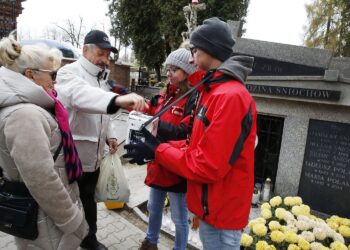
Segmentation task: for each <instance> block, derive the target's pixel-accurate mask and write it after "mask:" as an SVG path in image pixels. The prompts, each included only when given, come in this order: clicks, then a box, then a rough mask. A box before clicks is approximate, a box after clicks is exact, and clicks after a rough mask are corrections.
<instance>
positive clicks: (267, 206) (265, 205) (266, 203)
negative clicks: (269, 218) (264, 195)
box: [261, 202, 271, 210]
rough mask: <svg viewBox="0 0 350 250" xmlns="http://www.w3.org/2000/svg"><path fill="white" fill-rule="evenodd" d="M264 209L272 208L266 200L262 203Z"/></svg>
mask: <svg viewBox="0 0 350 250" xmlns="http://www.w3.org/2000/svg"><path fill="white" fill-rule="evenodd" d="M263 209H271V206H270V204H269V203H268V202H264V203H263V204H262V205H261V210H263Z"/></svg>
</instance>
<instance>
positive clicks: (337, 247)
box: [331, 241, 348, 250]
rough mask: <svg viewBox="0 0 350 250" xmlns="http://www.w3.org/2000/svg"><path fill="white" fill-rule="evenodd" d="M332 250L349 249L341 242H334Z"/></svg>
mask: <svg viewBox="0 0 350 250" xmlns="http://www.w3.org/2000/svg"><path fill="white" fill-rule="evenodd" d="M331 249H332V250H348V248H347V247H346V246H345V245H344V244H343V243H341V242H339V241H334V242H332V243H331Z"/></svg>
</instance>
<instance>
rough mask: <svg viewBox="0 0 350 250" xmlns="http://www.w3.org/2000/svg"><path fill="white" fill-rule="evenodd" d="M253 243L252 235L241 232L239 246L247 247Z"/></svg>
mask: <svg viewBox="0 0 350 250" xmlns="http://www.w3.org/2000/svg"><path fill="white" fill-rule="evenodd" d="M252 243H253V237H252V236H250V235H248V234H246V233H243V234H242V237H241V246H243V247H249V246H250V245H251V244H252Z"/></svg>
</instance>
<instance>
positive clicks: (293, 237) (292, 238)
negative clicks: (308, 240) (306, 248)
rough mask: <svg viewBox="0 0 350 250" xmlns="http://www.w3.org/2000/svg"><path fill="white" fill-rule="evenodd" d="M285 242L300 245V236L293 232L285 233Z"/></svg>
mask: <svg viewBox="0 0 350 250" xmlns="http://www.w3.org/2000/svg"><path fill="white" fill-rule="evenodd" d="M284 236H285V241H286V242H288V243H298V240H299V236H298V235H297V234H296V233H295V232H293V231H287V232H285V233H284Z"/></svg>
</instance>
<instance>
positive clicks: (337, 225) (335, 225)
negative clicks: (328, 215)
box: [327, 220, 339, 231]
mask: <svg viewBox="0 0 350 250" xmlns="http://www.w3.org/2000/svg"><path fill="white" fill-rule="evenodd" d="M327 225H328V226H329V227H330V228H332V229H333V230H334V231H337V230H338V227H339V224H338V223H337V222H335V221H333V220H328V221H327Z"/></svg>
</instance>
